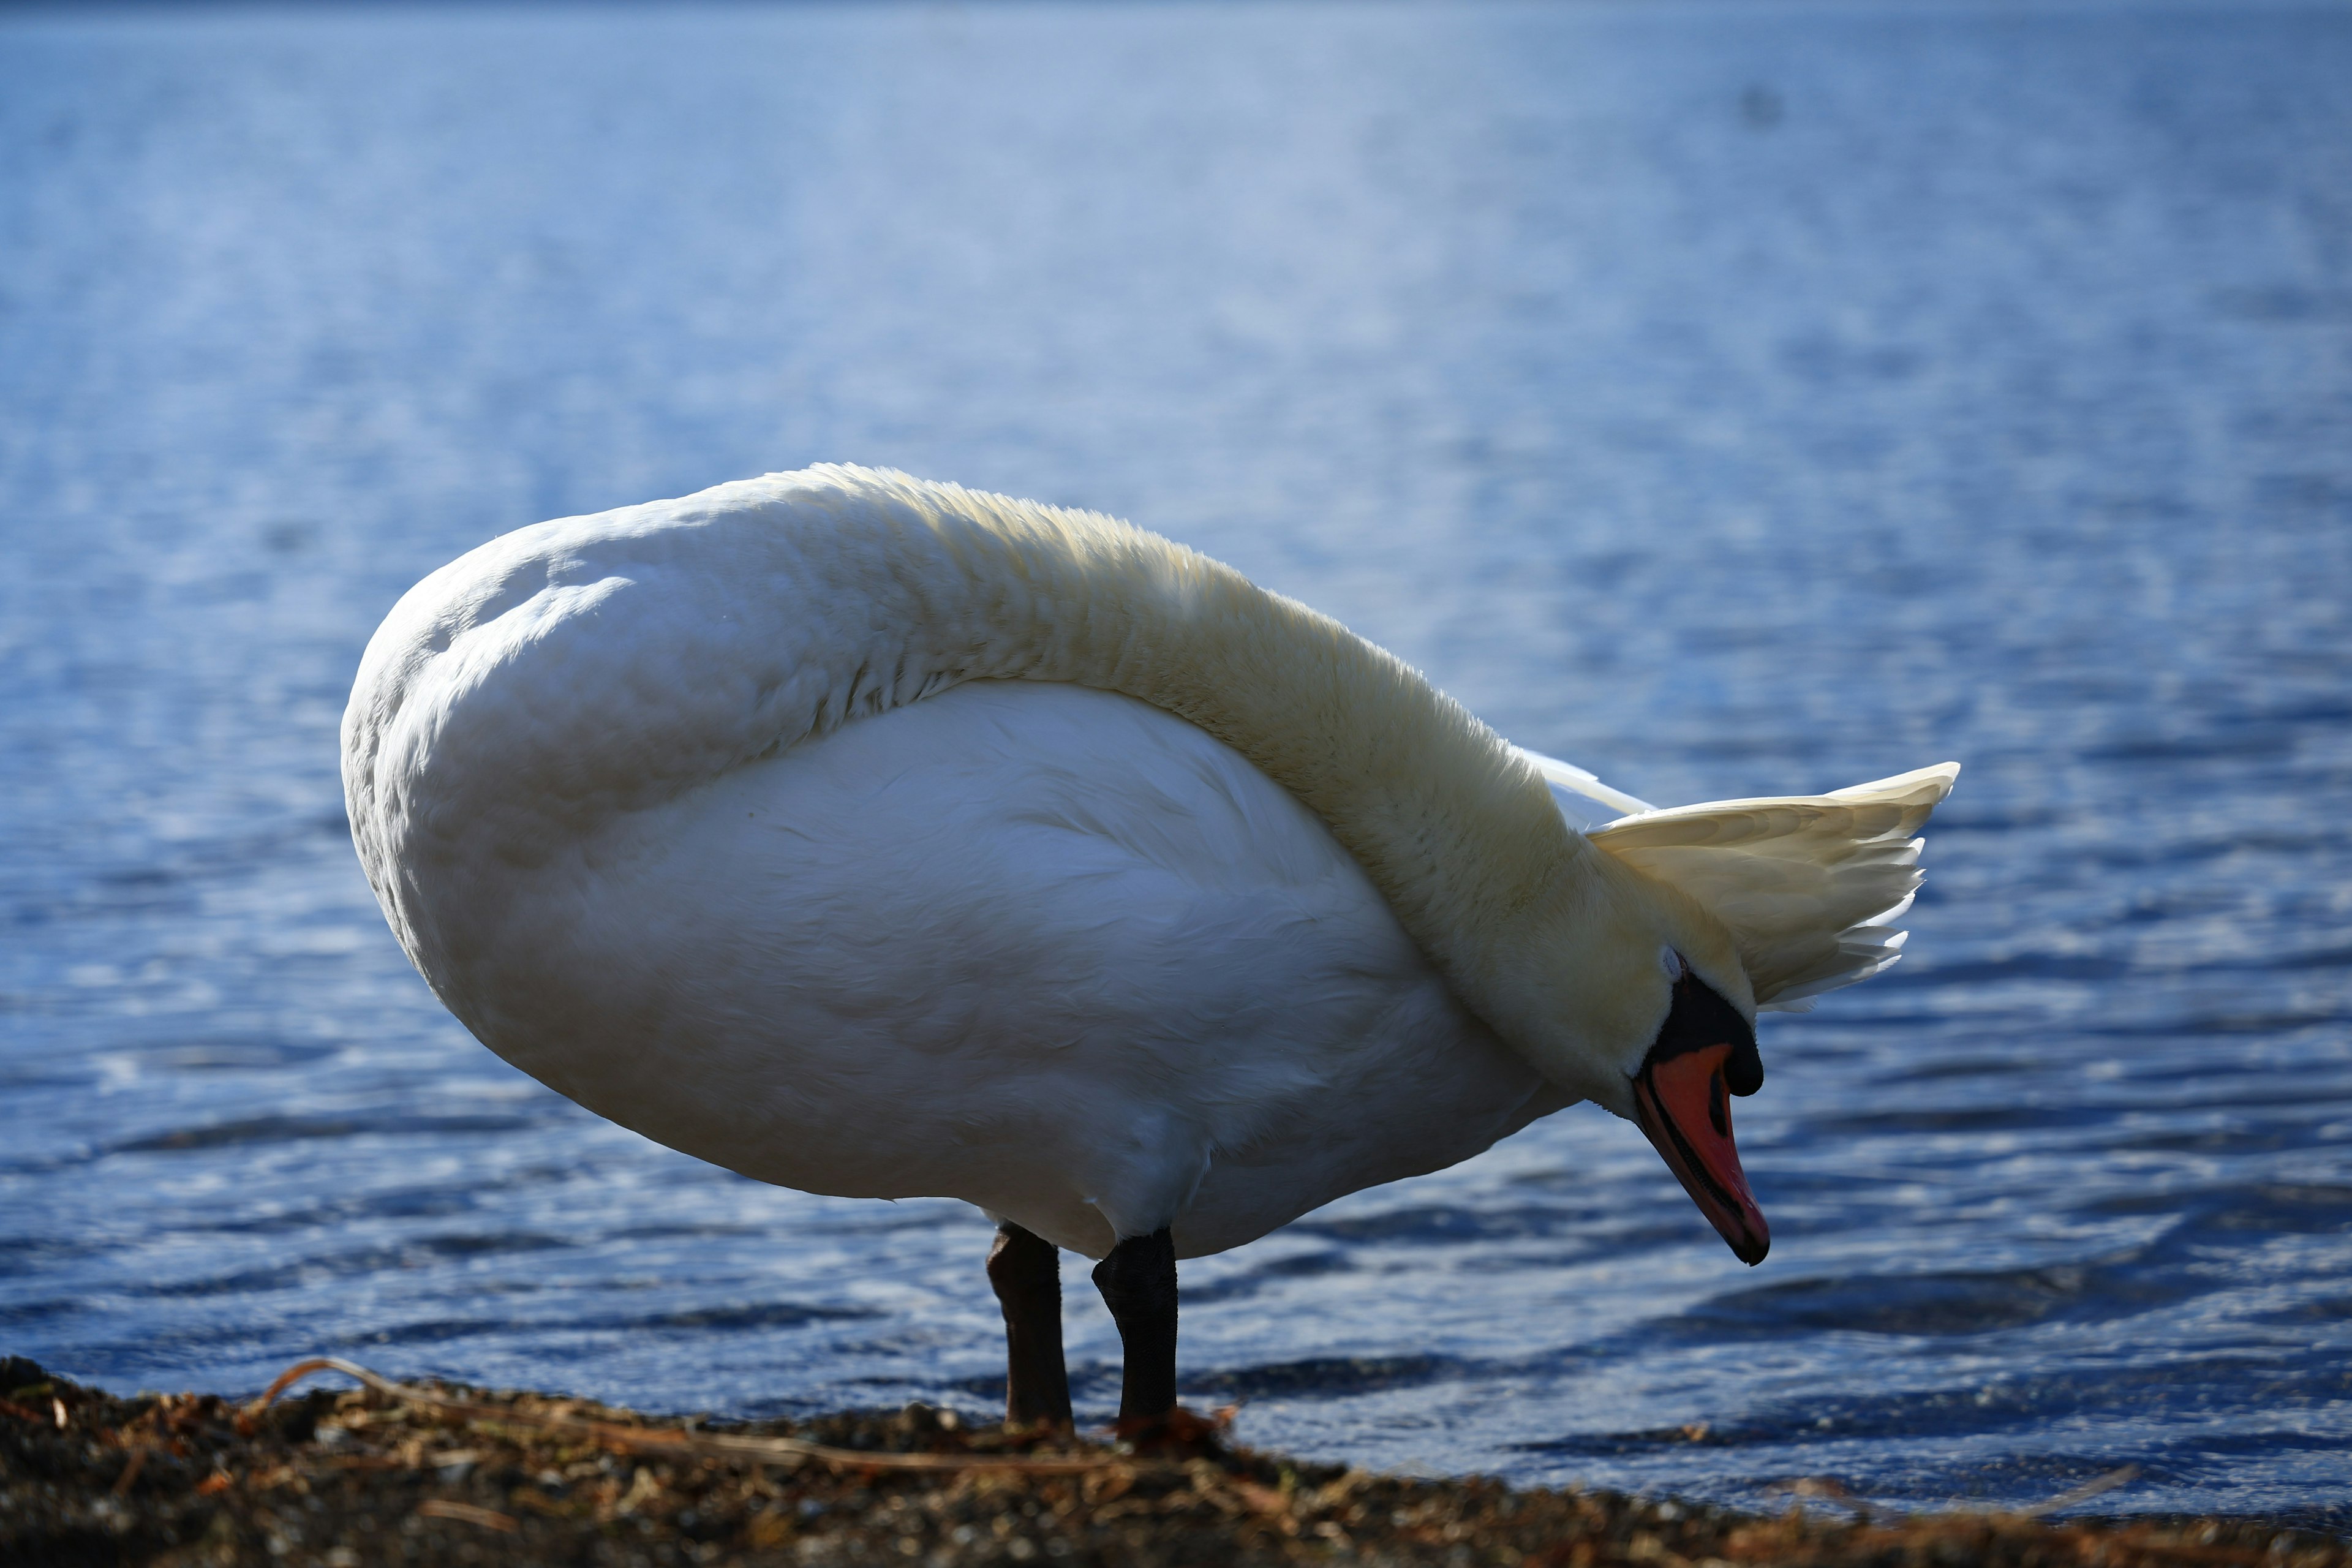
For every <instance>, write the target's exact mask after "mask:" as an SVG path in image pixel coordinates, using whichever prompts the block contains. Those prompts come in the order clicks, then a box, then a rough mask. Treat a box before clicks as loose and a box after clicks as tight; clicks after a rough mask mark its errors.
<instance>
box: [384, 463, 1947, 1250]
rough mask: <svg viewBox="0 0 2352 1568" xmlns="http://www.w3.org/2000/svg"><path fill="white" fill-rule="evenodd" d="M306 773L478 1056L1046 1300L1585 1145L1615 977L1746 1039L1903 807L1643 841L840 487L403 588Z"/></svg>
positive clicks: (1818, 803)
mask: <svg viewBox="0 0 2352 1568" xmlns="http://www.w3.org/2000/svg"><path fill="white" fill-rule="evenodd" d="M343 749H344V778H345V786H346V792H347V796H348V799H349V804H350V808H351V816H352V826H353V834H354V837H355V840H356V843H357V845H358V847H359V851H360V856H361V859H362V864H363V865H364V866H365V867H366V868H367V871H368V874H369V877H370V879H371V881H372V882H373V885H374V887H375V889H376V890H377V893H378V896H379V898H380V900H382V902H383V908H384V911H385V914H386V917H387V919H388V920H389V921H391V923H392V926H393V928H394V931H395V932H396V933H397V934H398V935H399V937H400V940H401V942H402V943H403V945H404V947H405V949H406V950H407V952H408V953H409V954H410V956H411V958H412V959H413V960H414V961H415V963H416V965H417V967H418V969H419V970H420V971H421V972H422V973H424V974H425V978H426V979H427V980H428V981H429V982H430V983H431V984H432V985H433V986H434V988H435V990H436V993H437V994H439V995H440V996H441V998H442V999H443V1000H444V1001H445V1002H446V1004H447V1005H449V1006H450V1008H451V1009H452V1010H453V1011H454V1012H455V1013H456V1014H457V1016H458V1017H459V1018H461V1019H462V1020H463V1021H464V1022H465V1023H466V1024H467V1026H468V1027H469V1028H471V1029H472V1030H473V1031H474V1033H475V1034H476V1035H477V1036H478V1037H480V1038H481V1039H482V1040H483V1041H484V1042H485V1043H486V1044H487V1045H488V1046H489V1047H491V1048H492V1049H494V1050H496V1051H498V1052H499V1054H500V1055H501V1056H504V1057H505V1058H508V1059H509V1060H510V1061H512V1062H514V1063H515V1064H516V1065H517V1066H519V1067H520V1068H523V1069H524V1070H525V1071H527V1072H529V1073H530V1074H532V1075H533V1076H534V1077H536V1078H538V1079H541V1080H542V1081H544V1082H546V1083H548V1084H549V1085H551V1086H552V1087H553V1088H555V1089H558V1090H560V1091H561V1092H562V1093H564V1094H566V1095H569V1096H571V1097H572V1099H574V1100H578V1101H579V1102H581V1103H582V1104H583V1105H585V1106H587V1107H589V1108H590V1109H592V1110H596V1111H598V1112H600V1113H601V1114H603V1115H605V1116H608V1117H610V1118H612V1119H613V1120H614V1121H619V1122H622V1123H624V1124H625V1125H627V1126H630V1127H632V1128H635V1129H636V1130H637V1131H641V1132H643V1133H645V1134H646V1135H647V1136H649V1137H652V1138H655V1139H657V1140H659V1141H661V1142H665V1143H667V1144H669V1145H671V1146H673V1147H675V1148H678V1149H681V1150H684V1151H686V1152H689V1153H693V1154H696V1155H698V1156H700V1157H702V1158H704V1159H708V1160H711V1161H714V1162H717V1163H720V1164H723V1165H727V1166H729V1167H731V1168H733V1169H735V1170H738V1171H741V1172H743V1173H746V1174H749V1175H751V1176H755V1177H758V1178H760V1179H762V1180H766V1181H772V1182H778V1183H782V1184H788V1185H792V1186H795V1187H801V1188H804V1189H807V1190H810V1191H814V1192H823V1193H832V1194H847V1195H869V1196H910V1195H917V1194H940V1195H948V1196H955V1197H961V1198H967V1199H970V1200H971V1201H972V1202H973V1203H976V1204H978V1205H982V1207H984V1208H986V1209H988V1210H990V1211H992V1213H995V1214H997V1215H1003V1216H1006V1217H1008V1218H1011V1219H1013V1220H1015V1221H1017V1222H1018V1223H1019V1224H1020V1225H1021V1226H1025V1227H1027V1228H1028V1229H1030V1230H1033V1231H1034V1232H1035V1233H1037V1234H1038V1235H1040V1236H1043V1237H1046V1238H1048V1239H1049V1240H1052V1241H1054V1242H1055V1243H1058V1244H1060V1245H1062V1246H1065V1247H1071V1248H1074V1249H1076V1250H1078V1251H1081V1252H1085V1253H1088V1254H1091V1255H1096V1256H1100V1255H1101V1254H1103V1253H1105V1252H1106V1251H1107V1250H1108V1249H1109V1248H1110V1247H1111V1246H1112V1244H1113V1242H1114V1241H1115V1240H1117V1239H1118V1238H1121V1237H1133V1236H1139V1235H1143V1234H1145V1233H1147V1232H1150V1231H1152V1230H1155V1229H1157V1228H1159V1227H1160V1226H1171V1225H1172V1226H1173V1230H1174V1234H1175V1240H1176V1246H1177V1247H1178V1250H1179V1251H1181V1252H1182V1253H1186V1254H1198V1253H1204V1252H1212V1251H1215V1250H1218V1249H1221V1248H1223V1247H1232V1246H1234V1245H1237V1244H1239V1243H1242V1242H1244V1241H1247V1240H1250V1239H1251V1238H1253V1237H1257V1236H1260V1235H1263V1234H1264V1233H1265V1232H1266V1231H1267V1230H1269V1229H1272V1228H1273V1227H1275V1226H1279V1225H1281V1224H1283V1223H1285V1222H1286V1221H1287V1220H1289V1219H1291V1218H1293V1217H1295V1216H1297V1215H1299V1214H1301V1213H1303V1212H1305V1211H1307V1209H1310V1208H1312V1207H1314V1206H1316V1205H1319V1204H1322V1203H1324V1202H1327V1201H1328V1200H1330V1199H1331V1198H1334V1197H1337V1196H1339V1195H1340V1194H1344V1193H1347V1192H1349V1191H1353V1190H1355V1189H1357V1188H1360V1187H1362V1186H1365V1185H1369V1184H1373V1183H1378V1182H1384V1181H1389V1180H1392V1179H1395V1178H1397V1177H1401V1176H1404V1175H1408V1174H1412V1173H1418V1172H1423V1171H1427V1170H1432V1169H1435V1168H1438V1167H1441V1166H1444V1165H1446V1164H1449V1163H1453V1162H1454V1161H1457V1160H1460V1159H1463V1158H1465V1157H1466V1156H1468V1155H1470V1154H1473V1153H1475V1152H1478V1151H1479V1150H1481V1149H1483V1148H1485V1147H1486V1146H1487V1145H1488V1144H1490V1143H1492V1142H1494V1141H1495V1140H1496V1139H1497V1138H1500V1137H1503V1136H1506V1135H1507V1134H1508V1133H1510V1132H1511V1131H1516V1130H1517V1128H1519V1127H1521V1126H1523V1125H1525V1124H1526V1123H1527V1122H1528V1121H1530V1120H1532V1119H1533V1118H1535V1117H1537V1116H1539V1115H1543V1114H1545V1113H1547V1112H1549V1111H1550V1110H1555V1109H1558V1108H1559V1107H1560V1106H1562V1105H1565V1104H1568V1103H1570V1102H1572V1101H1573V1100H1576V1099H1579V1098H1583V1097H1587V1096H1590V1097H1591V1098H1594V1099H1596V1100H1601V1103H1603V1104H1605V1105H1607V1106H1609V1108H1610V1109H1612V1110H1616V1111H1618V1112H1619V1113H1620V1114H1624V1115H1630V1114H1632V1113H1633V1100H1632V1099H1631V1096H1630V1091H1629V1090H1628V1089H1627V1088H1626V1084H1627V1082H1628V1080H1629V1079H1630V1077H1631V1075H1632V1074H1633V1072H1634V1070H1635V1069H1636V1068H1638V1067H1639V1066H1640V1064H1641V1062H1642V1059H1643V1052H1644V1051H1645V1050H1646V1049H1648V1048H1649V1047H1650V1044H1651V1042H1652V1040H1653V1039H1654V1037H1656V1036H1657V1034H1658V1030H1659V1028H1660V1020H1661V1019H1663V1018H1664V1017H1665V1016H1666V1012H1667V1005H1668V989H1667V986H1668V980H1669V978H1670V977H1665V976H1662V975H1661V973H1660V969H1659V963H1658V954H1659V953H1660V952H1661V951H1662V948H1663V949H1670V950H1671V951H1672V952H1673V953H1675V954H1679V955H1680V957H1681V959H1682V960H1686V961H1687V963H1689V965H1690V967H1691V969H1692V971H1693V972H1694V973H1697V974H1699V975H1701V976H1703V977H1704V978H1705V979H1706V984H1708V985H1709V986H1711V987H1713V988H1714V990H1716V991H1717V992H1719V993H1720V994H1722V995H1723V996H1724V997H1725V998H1727V1000H1728V1002H1729V1003H1730V1004H1731V1005H1733V1006H1734V1007H1736V1008H1738V1009H1739V1010H1740V1011H1741V1012H1742V1013H1748V1014H1752V1011H1753V1009H1754V1007H1755V1006H1756V1005H1758V1004H1759V1003H1762V1004H1767V1005H1769V1004H1773V1003H1776V1002H1779V1003H1787V1002H1792V1001H1800V1000H1802V999H1803V998H1805V997H1807V996H1809V995H1811V994H1817V993H1818V992H1820V991H1822V990H1824V989H1828V988H1830V987H1832V986H1834V985H1838V984H1850V983H1851V982H1852V981H1853V980H1856V979H1859V978H1862V977H1864V975H1866V974H1868V973H1874V972H1875V969H1876V968H1878V967H1883V966H1884V963H1889V962H1892V961H1893V956H1894V950H1895V947H1896V946H1898V945H1899V943H1900V941H1901V937H1900V933H1895V932H1891V931H1888V930H1887V928H1886V927H1885V924H1884V923H1883V922H1884V921H1885V920H1888V919H1891V918H1893V917H1894V916H1895V915H1896V914H1899V912H1900V910H1901V909H1902V908H1903V907H1906V906H1907V901H1908V895H1909V893H1910V890H1911V889H1912V887H1913V886H1915V885H1916V881H1917V873H1916V869H1915V868H1914V864H1913V863H1914V862H1915V861H1916V858H1917V842H1916V839H1915V838H1913V837H1912V835H1913V832H1914V830H1915V829H1916V826H1918V824H1919V822H1920V821H1921V820H1923V819H1924V818H1925V816H1926V815H1927V810H1928V809H1929V808H1930V807H1931V806H1932V805H1933V804H1934V803H1935V801H1936V800H1938V799H1940V798H1941V797H1942V795H1943V794H1944V793H1945V792H1946V791H1947V790H1948V788H1949V787H1950V782H1951V774H1952V773H1953V772H1954V771H1955V770H1953V769H1951V768H1950V767H1949V766H1948V765H1947V767H1945V768H1942V769H1936V770H1928V771H1927V772H1926V773H1915V774H1908V775H1905V777H1904V778H1902V779H1899V780H1891V781H1886V782H1885V784H1880V785H1872V786H1862V787H1861V789H1860V790H1859V791H1846V792H1841V793H1839V794H1837V795H1828V796H1819V797H1801V798H1796V799H1791V800H1767V801H1742V802H1730V803H1723V804H1719V805H1708V806H1697V807H1685V808H1680V809H1678V810H1669V811H1653V810H1649V809H1647V808H1646V807H1644V806H1643V803H1641V802H1639V801H1636V800H1633V798H1632V797H1630V796H1626V795H1622V793H1621V792H1616V791H1613V790H1611V789H1609V787H1608V786H1606V785H1604V784H1601V783H1600V781H1598V780H1597V779H1594V778H1592V776H1591V774H1589V773H1583V772H1582V771H1581V770H1580V769H1575V768H1573V767H1570V765H1569V764H1566V763H1556V762H1553V761H1551V760H1550V759H1538V758H1535V757H1533V756H1532V755H1531V754H1529V753H1526V752H1519V751H1517V750H1516V749H1514V748H1512V747H1510V746H1508V745H1507V743H1505V742H1502V741H1500V740H1499V738H1497V737H1495V736H1494V735H1493V733H1492V732H1491V731H1487V730H1486V728H1485V726H1483V725H1480V724H1479V723H1477V721H1475V719H1472V718H1470V717H1469V716H1468V715H1467V714H1466V713H1464V712H1463V711H1462V710H1460V709H1459V708H1458V707H1456V706H1454V704H1452V703H1451V702H1449V701H1448V700H1445V699H1444V698H1443V697H1442V696H1441V695H1439V694H1437V693H1436V692H1434V691H1433V690H1432V689H1430V688H1429V687H1428V686H1427V685H1426V683H1425V682H1423V681H1422V680H1421V679H1420V678H1419V677H1418V676H1416V675H1414V674H1413V673H1412V671H1410V670H1409V669H1406V668H1404V667H1403V666H1402V665H1401V664H1399V663H1398V662H1397V661H1395V660H1394V659H1393V658H1389V657H1388V656H1387V655H1385V654H1381V653H1380V652H1379V650H1377V649H1373V648H1371V647H1370V646H1369V645H1367V644H1364V643H1362V642H1361V641H1360V639H1357V638H1354V637H1351V636H1350V635H1349V634H1348V633H1347V632H1345V631H1344V629H1342V628H1339V626H1337V625H1336V624H1335V623H1332V622H1329V621H1328V620H1326V619H1324V618H1323V617H1320V616H1315V615H1314V614H1313V613H1312V612H1310V611H1307V610H1306V609H1304V608H1303V607H1302V606H1298V605H1294V604H1292V603H1290V602H1289V601H1286V600H1282V599H1279V598H1276V596H1274V595H1266V594H1264V593H1263V592H1261V591H1259V590H1256V589H1255V588H1253V587H1251V586H1250V585H1249V584H1246V583H1244V582H1243V581H1242V580H1241V579H1240V578H1239V577H1238V576H1236V575H1235V574H1232V573H1231V572H1230V571H1229V570H1227V569H1225V568H1223V567H1220V566H1217V565H1216V564H1215V563H1211V562H1207V561H1205V560H1204V559H1203V558H1202V557H1199V556H1197V555H1194V554H1192V552H1187V551H1183V550H1181V549H1180V548H1179V547H1176V546H1173V545H1171V544H1169V543H1167V542H1165V541H1162V540H1159V539H1157V538H1156V537H1155V536H1152V535H1150V534H1146V533H1143V532H1141V531H1138V530H1134V529H1131V528H1129V527H1128V526H1127V525H1125V524H1123V523H1117V522H1114V521H1111V520H1108V519H1104V518H1098V517H1094V516H1091V515H1088V514H1082V513H1072V512H1066V511H1058V510H1053V509H1048V508H1043V507H1038V506H1035V505H1034V504H1032V503H1026V502H1016V501H1010V500H1005V499H1003V498H1002V497H992V496H981V495H975V494H972V493H971V492H966V491H962V490H960V489H955V488H954V487H951V486H935V485H926V484H923V483H920V482H919V481H915V480H911V479H906V478H904V477H903V476H897V475H888V474H877V473H871V472H867V471H865V470H859V469H853V468H818V469H810V470H806V471H804V472H803V473H799V474H792V475H772V476H770V477H768V478H767V479H760V480H751V481H746V482H744V483H741V484H738V485H730V486H722V487H720V488H719V489H715V490H709V491H705V492H703V493H702V494H700V495H698V496H693V497H688V498H686V499H685V500H677V501H671V502H661V503H656V504H654V505H650V506H646V507H638V508H631V509H626V510H621V511H616V512H609V513H604V514H602V515H600V516H597V517H591V518H578V519H570V520H564V521H558V522H552V523H545V524H541V525H540V526H538V527H536V528H530V529H525V530H522V531H519V532H517V533H515V534H511V535H508V536H506V537H505V538H502V539H499V540H497V541H494V542H491V543H489V544H488V545H485V546H483V547H482V548H481V549H479V550H478V551H476V552H473V553H471V554H469V555H467V556H466V557H465V558H464V559H462V560H460V561H458V562H456V563H452V564H451V565H449V566H447V567H445V568H443V569H442V570H441V571H439V572H437V573H436V574H433V575H432V576H431V577H428V578H427V579H426V580H425V582H424V583H422V584H418V586H417V587H416V588H415V589H414V590H412V591H411V593H410V594H409V595H407V596H406V597H404V599H403V600H402V601H401V603H400V605H398V606H397V607H396V608H395V609H394V612H393V613H392V615H391V616H389V617H388V618H387V619H386V621H385V623H384V625H383V627H382V629H380V630H379V631H378V633H377V634H376V637H375V638H374V640H373V642H372V643H371V645H370V647H369V649H368V652H367V655H366V658H365V659H364V661H363V663H362V668H361V672H360V676H359V679H358V682H357V684H356V685H355V687H354V689H353V692H352V703H351V708H350V710H349V712H348V713H347V715H346V717H345V721H344V733H343ZM1556 792H1566V794H1567V795H1569V796H1570V797H1572V798H1570V799H1566V800H1562V799H1559V798H1557V795H1556ZM1624 811H1632V812H1633V813H1634V815H1632V816H1626V817H1624V818H1622V820H1619V821H1617V822H1615V823H1613V824H1612V825H1608V826H1593V828H1592V832H1591V835H1590V837H1587V836H1585V835H1584V834H1582V833H1580V832H1579V831H1578V829H1579V828H1580V827H1583V826H1589V825H1595V824H1599V823H1601V822H1602V821H1603V820H1604V819H1605V818H1607V817H1608V816H1611V815H1612V814H1613V813H1616V812H1624ZM1596 849H1597V850H1599V851H1601V853H1596ZM1874 921H1876V922H1879V923H1873V922H1874ZM1735 1170H1736V1167H1735Z"/></svg>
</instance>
